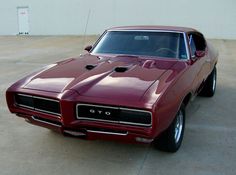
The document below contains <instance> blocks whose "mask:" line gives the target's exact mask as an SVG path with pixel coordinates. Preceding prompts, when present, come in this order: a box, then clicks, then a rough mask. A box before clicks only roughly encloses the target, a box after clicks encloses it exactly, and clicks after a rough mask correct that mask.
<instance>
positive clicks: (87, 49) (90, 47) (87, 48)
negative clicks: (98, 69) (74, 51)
mask: <svg viewBox="0 0 236 175" xmlns="http://www.w3.org/2000/svg"><path fill="white" fill-rule="evenodd" d="M92 48H93V46H91V45H89V46H87V47H85V48H84V50H86V51H88V52H90V50H91V49H92Z"/></svg>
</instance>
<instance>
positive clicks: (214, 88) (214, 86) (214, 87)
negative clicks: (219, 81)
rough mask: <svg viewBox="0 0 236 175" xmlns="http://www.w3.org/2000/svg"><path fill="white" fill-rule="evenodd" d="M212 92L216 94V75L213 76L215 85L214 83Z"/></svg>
mask: <svg viewBox="0 0 236 175" xmlns="http://www.w3.org/2000/svg"><path fill="white" fill-rule="evenodd" d="M212 90H213V92H215V90H216V73H215V72H214V74H213V83H212Z"/></svg>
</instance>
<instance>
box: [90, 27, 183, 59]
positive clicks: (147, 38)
mask: <svg viewBox="0 0 236 175" xmlns="http://www.w3.org/2000/svg"><path fill="white" fill-rule="evenodd" d="M92 53H94V54H125V55H126V54H127V55H144V56H156V57H165V58H178V59H186V58H187V53H186V47H185V42H184V37H183V34H182V33H174V32H154V31H109V32H107V33H106V34H105V35H104V36H103V37H102V39H101V40H100V41H99V42H98V44H97V45H96V47H95V48H94V49H93V51H92Z"/></svg>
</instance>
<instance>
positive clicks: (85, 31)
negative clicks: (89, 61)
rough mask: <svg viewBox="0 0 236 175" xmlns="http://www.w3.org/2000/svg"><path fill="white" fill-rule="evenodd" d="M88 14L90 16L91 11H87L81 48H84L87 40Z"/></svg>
mask: <svg viewBox="0 0 236 175" xmlns="http://www.w3.org/2000/svg"><path fill="white" fill-rule="evenodd" d="M90 14H91V9H89V11H88V16H87V21H86V25H85V29H84V41H83V46H84V47H85V42H86V39H87V28H88V23H89V18H90Z"/></svg>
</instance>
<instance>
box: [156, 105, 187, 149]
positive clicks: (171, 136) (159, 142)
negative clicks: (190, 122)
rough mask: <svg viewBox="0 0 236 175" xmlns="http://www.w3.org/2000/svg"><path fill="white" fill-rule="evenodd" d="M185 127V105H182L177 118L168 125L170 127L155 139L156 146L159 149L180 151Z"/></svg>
mask: <svg viewBox="0 0 236 175" xmlns="http://www.w3.org/2000/svg"><path fill="white" fill-rule="evenodd" d="M178 124H179V127H178ZM180 124H181V126H180ZM177 128H178V130H177ZM184 128H185V106H184V105H181V107H180V109H179V111H178V112H177V114H176V116H175V119H174V120H173V122H172V123H171V125H170V126H169V127H168V129H167V130H166V131H164V132H163V133H162V134H161V135H160V136H159V137H157V138H156V139H155V140H154V146H155V147H156V148H157V149H159V150H161V151H165V152H171V153H174V152H176V151H178V149H179V148H180V146H181V143H182V140H183V136H184Z"/></svg>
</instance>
